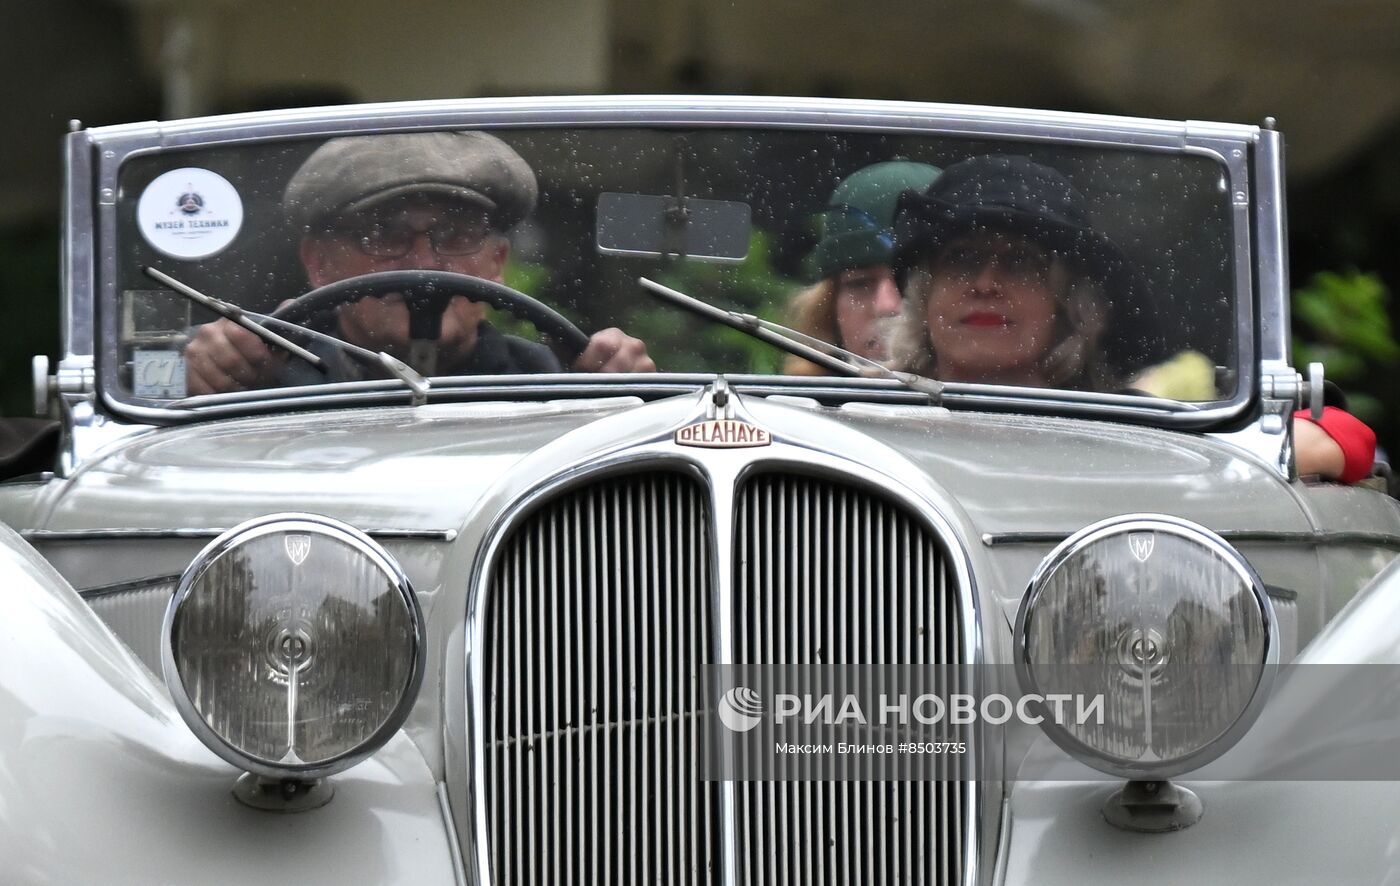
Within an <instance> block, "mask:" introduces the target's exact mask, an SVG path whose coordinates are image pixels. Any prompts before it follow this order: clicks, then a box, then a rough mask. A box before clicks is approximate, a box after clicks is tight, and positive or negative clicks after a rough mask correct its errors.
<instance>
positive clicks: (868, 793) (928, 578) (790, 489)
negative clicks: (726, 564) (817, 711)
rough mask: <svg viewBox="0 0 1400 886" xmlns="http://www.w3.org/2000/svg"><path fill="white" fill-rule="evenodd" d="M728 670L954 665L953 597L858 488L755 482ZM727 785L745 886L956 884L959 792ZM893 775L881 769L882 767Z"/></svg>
mask: <svg viewBox="0 0 1400 886" xmlns="http://www.w3.org/2000/svg"><path fill="white" fill-rule="evenodd" d="M735 535H736V539H735V554H736V557H735V582H734V612H735V622H736V624H735V637H736V646H737V648H736V650H735V659H736V660H737V661H744V662H768V663H785V662H803V663H807V662H810V663H813V664H821V663H844V664H858V663H899V664H931V663H939V664H956V663H959V662H961V661H962V660H963V651H962V640H961V627H960V624H961V623H960V619H959V609H958V605H959V604H958V597H959V595H958V589H957V586H956V583H955V581H954V580H953V578H952V576H951V575H950V574H949V572H948V569H947V563H946V560H945V558H944V556H943V554H942V551H941V549H940V547H939V546H938V544H937V543H936V541H935V539H934V538H933V537H931V536H930V535H929V533H928V532H927V531H926V530H925V529H924V528H923V526H922V524H920V523H917V522H916V521H915V520H914V519H913V518H912V517H911V516H910V515H909V514H907V513H905V512H904V511H902V510H901V509H898V508H896V507H893V506H892V505H890V504H889V503H888V502H887V501H885V500H884V499H882V498H879V497H877V496H875V495H872V494H870V493H868V492H865V491H863V490H859V489H855V488H852V487H849V486H845V485H839V484H836V483H832V482H830V481H827V480H822V479H816V478H808V477H794V476H785V475H763V476H759V477H756V478H754V479H753V480H752V481H750V482H749V483H748V484H746V485H745V487H744V488H743V489H742V490H741V492H740V497H739V501H738V508H737V514H736V520H735ZM936 760H937V762H936V763H934V764H932V765H936V766H940V767H944V768H943V771H942V772H940V773H938V774H939V776H940V780H937V781H931V780H925V781H904V780H896V778H897V774H896V773H895V772H894V771H893V769H892V768H891V770H890V771H889V772H888V773H885V775H886V776H887V778H888V780H885V781H862V782H844V783H842V782H792V781H788V782H781V781H780V782H747V783H741V784H740V785H738V810H737V812H738V836H739V847H740V849H739V859H740V861H739V867H740V871H739V879H740V880H741V881H742V882H744V883H746V884H755V886H758V884H821V883H838V884H851V886H855V884H885V883H926V884H953V883H959V882H961V879H962V866H963V858H962V847H963V841H964V836H965V833H964V828H965V827H966V826H967V825H966V822H965V821H964V815H963V809H964V804H965V802H966V782H965V780H963V779H960V778H959V775H960V773H959V772H958V771H957V770H956V769H953V768H950V767H954V766H956V765H958V763H957V758H956V757H939V758H936ZM892 765H893V764H892Z"/></svg>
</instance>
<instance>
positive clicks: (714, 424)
mask: <svg viewBox="0 0 1400 886" xmlns="http://www.w3.org/2000/svg"><path fill="white" fill-rule="evenodd" d="M772 442H773V435H772V434H770V433H768V432H767V431H765V430H764V429H763V428H760V427H758V426H757V425H751V424H749V423H748V422H746V421H739V420H737V419H732V418H717V419H711V420H710V421H702V422H696V423H695V424H693V425H686V426H685V427H683V428H679V429H678V430H677V431H676V443H677V445H680V446H703V447H704V448H706V449H742V448H744V447H748V446H767V445H768V444H770V443H772Z"/></svg>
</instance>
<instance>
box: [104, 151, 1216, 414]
mask: <svg viewBox="0 0 1400 886" xmlns="http://www.w3.org/2000/svg"><path fill="white" fill-rule="evenodd" d="M1226 182H1227V177H1226V175H1225V174H1224V167H1223V165H1222V164H1221V163H1220V161H1219V160H1218V159H1217V158H1214V157H1211V156H1206V155H1201V154H1187V153H1172V152H1165V151H1147V150H1133V149H1128V148H1122V147H1103V146H1086V145H1065V144H1052V143H1047V142H1035V141H1013V140H1010V139H989V138H972V137H967V136H954V135H947V134H911V133H908V132H900V133H894V132H877V131H849V132H846V131H836V130H823V131H802V130H794V129H760V128H723V127H713V126H711V127H703V128H693V129H682V128H632V129H629V128H623V127H595V128H573V129H551V128H529V129H500V128H497V129H491V130H490V131H489V132H484V131H469V130H454V131H437V132H430V131H414V132H406V133H405V132H401V133H386V134H374V135H356V136H342V137H338V138H334V139H326V138H316V139H292V140H277V141H261V142H256V141H255V142H247V143H235V144H221V145H219V146H216V147H207V148H186V149H178V150H165V151H158V152H150V153H144V154H140V155H137V156H134V157H132V158H131V159H129V160H127V161H126V162H125V163H124V165H123V166H122V167H121V170H120V174H119V184H120V187H119V191H118V195H117V206H116V229H115V241H116V244H115V245H116V249H115V261H114V265H113V271H114V273H115V286H114V287H112V288H111V289H109V290H108V291H110V292H113V293H114V296H115V298H116V300H117V304H116V305H115V310H114V311H112V312H111V313H110V314H109V315H108V316H109V317H111V318H113V319H112V320H111V322H109V323H107V324H106V325H105V326H104V328H106V329H108V330H109V331H110V333H111V334H112V336H113V337H114V341H109V343H108V346H107V348H106V349H105V353H106V354H107V355H108V359H110V360H111V361H112V362H111V363H110V364H109V366H111V367H114V369H113V370H112V371H113V372H114V375H111V376H109V378H112V379H114V380H115V383H116V390H115V393H116V395H117V397H118V398H119V399H122V400H124V401H126V402H130V403H134V404H138V405H142V406H157V407H159V406H170V405H172V404H179V405H181V406H188V405H190V404H191V403H196V402H198V401H197V400H191V399H190V398H194V397H198V396H200V395H205V394H218V393H223V392H231V391H255V392H256V391H263V390H274V389H286V388H287V387H289V386H308V385H309V386H313V387H312V388H310V389H309V390H310V391H311V392H312V393H314V392H315V387H314V386H319V385H325V384H333V383H343V382H356V381H361V380H370V379H383V378H392V377H394V374H393V370H392V369H391V368H387V367H386V365H385V363H384V362H382V361H381V362H376V361H375V359H373V358H374V356H375V355H377V354H379V353H381V352H382V353H385V354H388V355H390V356H391V357H393V358H396V359H397V360H401V361H403V362H404V363H406V364H408V365H409V366H411V367H413V370H414V371H416V372H417V373H420V374H422V375H423V376H426V377H429V378H430V379H431V380H432V385H433V388H434V390H451V389H453V387H454V386H467V385H481V384H483V383H491V382H492V381H495V380H499V379H502V378H505V377H509V378H510V379H511V380H512V381H513V382H514V383H515V384H517V385H518V384H521V383H526V384H529V383H538V384H540V385H549V384H558V383H559V381H560V378H561V376H566V375H567V374H574V373H583V372H603V373H615V372H625V373H640V372H651V371H657V372H661V373H726V374H730V375H735V376H745V375H752V376H775V377H778V376H783V377H792V376H808V377H811V376H820V375H824V374H830V373H831V372H832V369H831V367H830V366H821V365H818V364H816V363H813V362H809V361H807V360H804V359H802V358H800V357H796V356H793V355H792V354H789V353H785V352H784V351H782V350H780V349H778V348H776V347H774V346H773V345H772V344H770V343H766V342H764V341H761V340H758V339H756V338H753V337H751V336H749V335H746V334H744V333H743V332H742V331H739V330H736V329H734V328H730V327H727V326H724V325H720V324H717V323H715V322H714V321H713V320H706V319H704V318H702V317H699V316H696V315H694V314H692V313H689V312H687V311H684V310H682V309H680V308H678V307H676V306H675V305H673V304H671V303H667V302H664V301H662V300H659V299H658V298H657V297H656V296H655V295H654V294H652V292H651V291H650V290H649V289H648V288H647V287H645V286H644V285H642V284H640V283H639V279H640V278H649V279H651V280H654V281H656V282H658V283H660V284H662V285H664V286H667V287H670V288H672V289H675V290H678V291H680V292H683V293H686V294H688V295H690V296H693V297H695V298H697V299H700V300H702V301H704V302H707V303H709V304H711V305H714V306H716V307H718V308H721V309H724V310H727V311H735V312H740V313H743V314H749V315H753V316H755V317H759V318H763V319H766V320H770V321H775V322H779V323H783V324H786V325H788V326H790V327H792V328H794V329H796V330H798V331H800V332H802V333H804V334H805V335H807V336H811V337H813V338H816V339H819V340H821V341H824V342H828V343H830V344H832V345H836V346H839V347H841V348H844V349H845V350H847V351H849V352H852V353H853V354H855V355H857V356H859V357H863V358H866V359H868V360H873V361H877V362H880V363H883V364H885V365H887V366H890V367H892V368H895V369H898V370H902V371H906V372H912V373H917V374H920V375H925V376H929V377H934V378H938V379H940V380H943V381H948V382H965V383H983V384H993V385H1009V386H1013V388H1014V389H1015V390H1022V389H1030V388H1044V389H1055V390H1074V391H1096V392H1105V393H1123V394H1146V395H1152V396H1156V397H1159V398H1169V399H1174V400H1179V401H1196V402H1201V401H1212V400H1220V399H1227V398H1229V397H1231V396H1232V395H1233V393H1234V392H1233V388H1234V385H1235V384H1236V379H1237V377H1238V375H1237V370H1238V368H1239V359H1240V342H1239V340H1238V332H1237V331H1238V329H1239V328H1240V321H1239V315H1238V313H1237V298H1238V294H1237V293H1236V291H1235V279H1236V275H1235V264H1236V256H1235V254H1234V243H1235V232H1234V230H1233V227H1232V213H1231V194H1230V192H1229V190H1230V189H1229V187H1228V186H1227V184H1226ZM424 272H436V273H424ZM459 275H465V276H468V277H473V278H478V280H466V281H465V282H464V281H463V278H462V276H459ZM480 280H484V281H486V282H485V283H481V282H479V281H480ZM171 281H175V282H176V283H178V284H181V285H182V286H183V287H186V288H190V289H193V290H196V291H197V292H198V293H202V294H204V295H206V296H210V297H213V298H216V299H220V300H222V301H223V302H225V303H228V304H231V305H236V306H238V307H240V308H242V309H244V310H247V311H250V312H259V313H271V312H274V311H276V312H277V313H278V315H279V316H282V317H285V319H286V320H287V321H288V322H291V323H295V324H297V325H304V326H306V327H309V328H312V329H315V330H318V331H320V332H322V333H324V335H323V336H322V337H319V338H309V337H306V336H303V335H301V334H299V333H297V332H295V331H291V330H289V328H288V327H286V326H282V325H275V324H274V325H269V324H267V323H266V322H264V321H260V320H258V319H250V318H248V317H246V316H245V317H244V318H242V319H241V320H240V319H238V318H237V317H236V316H233V313H234V312H232V311H230V310H228V309H227V308H224V309H222V311H221V312H220V313H216V312H215V309H217V308H218V307H219V306H218V305H215V306H213V308H211V307H210V306H209V305H208V304H205V305H200V304H198V303H196V302H195V301H193V300H192V299H191V298H189V297H186V296H182V295H180V294H178V292H177V291H176V290H177V289H178V288H181V286H176V285H174V284H172V282H171ZM313 290H315V291H316V293H315V295H314V296H312V297H311V298H303V296H305V295H306V294H307V293H309V292H312V291H313ZM253 326H259V327H264V328H270V329H271V330H272V331H274V332H276V333H277V335H278V336H281V337H283V338H284V339H285V340H286V341H288V342H290V343H292V344H294V345H296V346H297V347H296V348H295V349H294V350H295V353H294V352H293V350H289V349H288V348H287V347H285V346H284V345H282V344H279V343H277V342H275V341H270V340H269V339H270V338H272V337H271V336H266V335H262V336H261V337H260V336H259V334H258V333H259V332H260V330H257V329H250V327H253ZM329 337H334V338H335V339H339V340H342V341H344V342H347V343H349V344H350V345H353V346H355V347H353V348H347V347H344V346H341V345H338V344H336V343H334V342H332V341H330V340H329ZM400 377H401V376H400ZM629 377H630V378H633V379H635V378H636V377H637V376H635V375H631V376H629ZM842 383H843V384H850V385H853V386H855V387H857V388H858V387H859V386H860V385H862V384H865V382H863V381H862V380H859V379H857V380H854V381H845V382H842ZM773 384H775V385H778V384H782V382H780V381H777V380H776V379H775V380H774V382H773Z"/></svg>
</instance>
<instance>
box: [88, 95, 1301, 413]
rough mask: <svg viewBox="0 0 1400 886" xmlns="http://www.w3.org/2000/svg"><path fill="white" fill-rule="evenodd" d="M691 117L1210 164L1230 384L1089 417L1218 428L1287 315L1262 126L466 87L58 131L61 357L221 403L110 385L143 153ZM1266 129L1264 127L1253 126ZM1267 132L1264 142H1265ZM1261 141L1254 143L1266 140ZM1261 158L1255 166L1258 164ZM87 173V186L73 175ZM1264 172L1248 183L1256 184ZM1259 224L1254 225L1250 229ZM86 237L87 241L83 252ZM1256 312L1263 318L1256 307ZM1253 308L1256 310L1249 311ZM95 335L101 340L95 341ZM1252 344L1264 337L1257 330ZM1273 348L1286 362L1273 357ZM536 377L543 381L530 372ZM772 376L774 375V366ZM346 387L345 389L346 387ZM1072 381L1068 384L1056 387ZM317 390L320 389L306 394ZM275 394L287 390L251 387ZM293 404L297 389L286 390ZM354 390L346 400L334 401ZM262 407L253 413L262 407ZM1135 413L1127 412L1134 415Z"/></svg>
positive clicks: (106, 383) (101, 376) (697, 122)
mask: <svg viewBox="0 0 1400 886" xmlns="http://www.w3.org/2000/svg"><path fill="white" fill-rule="evenodd" d="M638 126H643V127H659V128H670V127H702V128H767V129H795V130H807V131H816V130H828V131H830V130H836V131H853V132H856V131H859V132H880V133H889V134H921V135H949V136H963V137H986V138H1009V139H1014V140H1017V141H1022V142H1027V143H1037V142H1038V143H1054V144H1065V145H1076V146H1081V147H1096V146H1097V147H1114V148H1127V149H1134V150H1142V151H1151V152H1164V153H1175V154H1183V155H1197V156H1206V157H1209V158H1211V159H1212V160H1213V161H1215V162H1217V163H1218V164H1220V166H1221V168H1222V183H1223V184H1224V186H1227V187H1228V188H1229V190H1230V193H1231V195H1232V198H1231V217H1230V224H1231V237H1232V250H1233V258H1234V263H1235V286H1236V331H1235V335H1236V340H1237V344H1238V359H1239V361H1240V362H1239V379H1238V384H1237V386H1236V390H1235V396H1234V397H1233V398H1232V399H1230V400H1223V401H1214V402H1212V403H1209V404H1202V405H1201V407H1200V408H1193V409H1191V410H1190V412H1189V413H1187V412H1185V411H1182V412H1181V413H1180V414H1179V415H1178V414H1177V413H1176V412H1175V411H1168V410H1162V409H1154V408H1151V407H1149V406H1148V404H1145V403H1138V404H1136V407H1137V408H1134V406H1133V405H1126V404H1125V405H1124V407H1123V408H1122V409H1121V410H1120V408H1119V407H1117V406H1111V405H1106V404H1104V403H1096V404H1092V405H1093V408H1092V409H1090V410H1089V412H1091V413H1093V414H1095V415H1096V416H1100V417H1101V416H1103V415H1120V414H1121V415H1123V416H1124V417H1125V418H1128V419H1129V420H1136V421H1139V422H1140V421H1144V420H1152V419H1153V418H1154V417H1155V418H1158V419H1162V423H1163V425H1164V426H1168V427H1182V428H1201V427H1209V426H1215V427H1223V426H1225V425H1229V424H1231V423H1232V422H1233V423H1234V424H1238V423H1239V422H1238V421H1237V420H1239V419H1241V418H1242V417H1244V416H1245V415H1246V414H1247V413H1248V411H1249V409H1250V406H1251V403H1252V401H1253V400H1254V398H1255V395H1256V392H1257V391H1258V388H1259V382H1258V377H1259V373H1260V368H1261V367H1260V362H1261V358H1262V359H1270V358H1273V359H1280V358H1279V356H1278V353H1277V352H1278V350H1279V349H1278V347H1277V346H1276V345H1277V342H1275V341H1270V342H1269V343H1268V345H1269V346H1268V347H1267V353H1260V352H1259V351H1258V350H1256V343H1255V329H1256V325H1258V326H1261V327H1263V328H1265V329H1266V330H1267V329H1277V325H1276V324H1272V323H1265V322H1263V321H1264V320H1266V319H1268V318H1269V317H1273V318H1275V319H1276V318H1277V317H1278V315H1279V313H1280V311H1281V312H1282V315H1283V317H1284V319H1285V321H1286V313H1287V307H1286V303H1285V304H1284V305H1283V306H1282V307H1281V308H1280V307H1279V306H1278V305H1274V304H1272V302H1274V301H1275V300H1278V299H1279V296H1278V295H1277V293H1278V291H1279V290H1278V288H1277V286H1276V285H1273V284H1275V283H1276V275H1270V274H1269V273H1268V272H1267V270H1266V271H1265V272H1264V273H1263V274H1262V279H1261V280H1260V281H1256V280H1255V279H1254V268H1255V267H1256V266H1259V267H1263V268H1265V269H1267V268H1278V267H1281V266H1282V265H1283V264H1285V262H1284V261H1283V259H1282V258H1281V256H1280V255H1272V254H1269V255H1264V256H1262V257H1261V258H1260V259H1259V260H1258V261H1256V257H1255V249H1256V248H1258V249H1259V250H1261V251H1263V252H1265V253H1270V251H1271V250H1273V251H1274V252H1276V251H1277V250H1278V249H1280V248H1281V243H1280V241H1278V239H1277V238H1270V237H1260V238H1259V240H1258V242H1257V243H1256V240H1255V225H1256V224H1258V223H1259V222H1260V218H1261V215H1262V214H1256V213H1259V211H1258V208H1257V207H1256V206H1255V195H1256V187H1257V186H1256V183H1255V182H1254V181H1253V180H1252V174H1253V173H1252V165H1251V164H1252V163H1254V162H1256V161H1257V160H1258V156H1257V155H1258V154H1259V153H1260V147H1259V146H1260V143H1261V130H1260V129H1259V128H1258V127H1255V126H1245V125H1236V124H1216V123H1200V122H1194V121H1185V122H1173V121H1161V120H1149V119H1135V118H1127V117H1109V116H1098V115H1089V114H1074V113H1061V112H1050V111H1034V110H1022V109H1002V108H979V107H973V106H962V105H933V104H920V103H912V102H888V101H851V100H828V99H805V98H741V97H708V96H705V97H647V96H617V97H612V96H609V97H564V98H512V99H466V100H451V101H427V102H401V103H386V104H367V105H358V106H347V107H337V108H317V109H305V110H295V111H276V112H258V113H249V114H236V115H229V116H223V117H206V118H196V119H190V120H181V121H174V122H167V123H156V122H151V123H138V124H128V125H121V126H111V127H100V128H95V129H90V130H85V131H82V132H78V133H74V134H72V135H70V136H69V167H70V177H71V178H70V190H69V201H70V202H69V205H68V214H69V218H68V222H67V229H66V233H67V235H68V236H67V239H66V240H65V290H66V292H65V295H66V301H67V304H68V307H69V310H68V314H67V322H66V324H65V330H64V333H65V354H66V355H67V356H66V357H65V359H66V360H69V361H73V362H79V361H82V360H86V361H88V364H89V365H94V364H95V370H96V371H95V373H94V374H95V386H96V391H95V393H96V399H97V405H98V408H99V409H100V410H102V411H103V412H106V413H107V414H109V415H110V416H112V417H113V418H115V419H117V420H118V421H122V422H137V423H142V424H165V423H175V422H180V421H187V420H191V419H192V418H194V417H196V416H197V417H199V418H207V417H210V416H211V415H212V414H215V413H228V412H230V411H235V410H230V408H229V404H226V403H223V402H220V403H217V404H214V403H211V404H210V407H209V408H201V409H195V410H183V411H181V410H171V409H169V408H167V407H164V406H157V405H155V403H154V402H151V403H146V402H144V401H140V400H134V399H132V398H123V397H121V396H119V395H118V393H117V391H116V387H115V368H114V364H115V362H116V359H117V354H116V345H115V341H116V339H115V328H116V327H115V324H116V318H114V317H113V316H111V315H112V314H113V313H114V311H112V310H103V308H102V306H111V305H115V304H116V296H117V293H116V285H115V273H114V271H115V267H116V255H115V245H114V240H115V233H116V221H117V206H116V202H117V197H116V195H117V194H118V193H119V190H118V188H119V175H120V171H121V168H122V166H123V164H124V163H125V162H126V161H128V160H130V159H132V158H134V157H139V156H142V155H147V154H150V153H153V152H159V151H165V150H173V149H185V148H196V147H219V146H229V145H235V144H245V143H250V142H275V141H282V140H290V139H300V138H308V137H311V138H314V137H330V136H334V135H345V134H356V133H370V132H385V131H411V130H420V129H428V128H437V127H458V128H468V127H470V128H483V129H516V130H520V129H532V128H533V129H540V128H558V127H590V128H606V127H638ZM1266 135H1267V134H1266ZM1265 141H1267V140H1265ZM1267 147H1268V146H1267V145H1265V147H1264V149H1263V150H1264V151H1267ZM1265 165H1268V164H1265ZM85 181H86V185H85V184H84V182H85ZM1268 181H1269V179H1268V177H1267V176H1265V178H1264V180H1263V181H1262V182H1261V183H1260V185H1267V182H1268ZM1261 233H1267V232H1261ZM93 244H95V245H96V247H97V249H96V250H95V251H94V249H93V248H92V247H93ZM1256 282H1258V283H1261V284H1270V285H1269V289H1270V291H1269V292H1268V293H1267V297H1266V298H1264V299H1262V300H1263V301H1265V302H1267V303H1268V304H1265V305H1263V306H1261V305H1259V304H1258V303H1257V302H1256V295H1255V285H1256ZM1261 315H1262V316H1261ZM1256 318H1258V319H1259V322H1258V323H1256ZM99 343H101V345H100V346H99ZM1260 345H1261V346H1263V345H1264V343H1263V342H1260ZM1282 359H1285V360H1286V355H1284V356H1283V358H1282ZM538 381H540V382H544V381H545V379H543V378H541V379H539V380H538ZM774 381H775V382H776V381H777V377H774ZM347 393H351V392H347ZM1067 393H1072V392H1067ZM1021 395H1022V392H1018V391H1014V390H1011V389H1003V390H1000V391H997V392H994V393H990V394H989V396H990V397H991V401H989V402H995V403H1001V402H1004V401H1007V400H1010V401H1013V402H1025V401H1022V400H1021V399H1020V398H1021ZM316 396H317V397H318V399H319V400H325V399H326V397H327V396H333V395H331V392H329V391H320V392H318V394H317V395H316ZM262 399H263V400H264V401H265V402H267V403H270V402H274V401H275V402H288V403H289V404H290V402H291V401H289V400H288V399H287V398H286V397H282V396H277V397H274V398H271V399H268V398H262ZM1034 401H1035V402H1036V404H1037V405H1036V406H1035V407H1034V408H1035V409H1036V410H1037V411H1043V410H1044V409H1045V408H1046V406H1047V404H1050V403H1052V402H1053V403H1058V404H1060V405H1062V406H1063V407H1064V410H1065V413H1066V414H1069V415H1084V414H1085V413H1084V412H1082V411H1080V410H1079V408H1078V407H1077V406H1076V405H1075V403H1076V402H1081V401H1079V398H1077V397H1073V396H1071V397H1068V398H1060V399H1057V398H1055V397H1049V398H1046V397H1044V396H1043V395H1042V396H1036V397H1035V398H1034ZM296 402H297V408H304V406H305V402H306V401H305V400H300V401H296ZM351 402H353V398H352V399H351V400H349V401H347V405H349V404H350V403H351ZM266 408H267V407H266V406H263V407H259V408H257V410H256V411H266ZM1135 412H1136V413H1139V414H1136V415H1134V413H1135Z"/></svg>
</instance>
